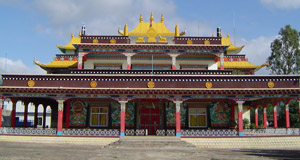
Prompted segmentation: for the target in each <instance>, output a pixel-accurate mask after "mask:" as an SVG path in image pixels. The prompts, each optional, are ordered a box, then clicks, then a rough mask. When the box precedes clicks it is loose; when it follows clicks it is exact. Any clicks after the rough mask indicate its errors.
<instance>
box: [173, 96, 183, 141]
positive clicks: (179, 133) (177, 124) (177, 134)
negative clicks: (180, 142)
mask: <svg viewBox="0 0 300 160" xmlns="http://www.w3.org/2000/svg"><path fill="white" fill-rule="evenodd" d="M174 103H175V104H176V136H177V137H180V136H181V123H180V106H181V104H182V101H175V102H174Z"/></svg>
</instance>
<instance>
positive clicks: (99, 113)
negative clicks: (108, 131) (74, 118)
mask: <svg viewBox="0 0 300 160" xmlns="http://www.w3.org/2000/svg"><path fill="white" fill-rule="evenodd" d="M93 108H105V109H106V113H101V112H98V113H92V109H93ZM99 111H101V109H100V110H99ZM108 112H109V111H108V107H91V108H90V126H91V127H107V126H108ZM93 114H97V115H98V116H99V115H101V114H104V115H106V119H105V120H106V124H105V125H101V122H99V121H98V124H99V125H92V115H93Z"/></svg>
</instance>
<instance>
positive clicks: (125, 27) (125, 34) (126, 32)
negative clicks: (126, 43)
mask: <svg viewBox="0 0 300 160" xmlns="http://www.w3.org/2000/svg"><path fill="white" fill-rule="evenodd" d="M124 36H128V27H127V24H125V26H124Z"/></svg>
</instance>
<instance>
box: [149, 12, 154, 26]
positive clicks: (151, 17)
mask: <svg viewBox="0 0 300 160" xmlns="http://www.w3.org/2000/svg"><path fill="white" fill-rule="evenodd" d="M153 20H154V18H153V13H152V12H151V15H150V27H152V23H153Z"/></svg>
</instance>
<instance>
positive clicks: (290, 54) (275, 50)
mask: <svg viewBox="0 0 300 160" xmlns="http://www.w3.org/2000/svg"><path fill="white" fill-rule="evenodd" d="M268 61H269V66H268V69H271V73H272V74H277V75H283V74H284V75H287V74H297V73H299V72H300V51H299V33H298V31H297V30H296V29H292V28H291V26H290V25H286V26H285V27H284V28H281V29H280V31H279V37H278V38H277V39H275V40H274V41H273V42H272V44H271V56H270V57H269V58H268Z"/></svg>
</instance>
